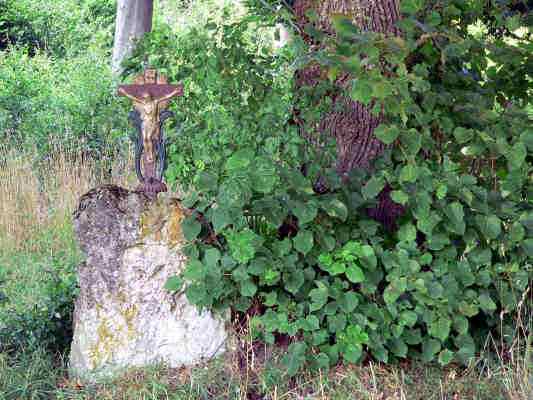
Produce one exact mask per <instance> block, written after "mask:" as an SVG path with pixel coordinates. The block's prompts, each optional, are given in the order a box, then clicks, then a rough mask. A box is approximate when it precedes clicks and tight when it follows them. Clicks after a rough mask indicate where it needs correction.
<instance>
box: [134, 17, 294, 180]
mask: <svg viewBox="0 0 533 400" xmlns="http://www.w3.org/2000/svg"><path fill="white" fill-rule="evenodd" d="M224 15H225V17H224V18H223V20H222V21H220V22H217V21H214V20H206V21H204V22H202V21H199V23H198V24H193V25H191V26H190V27H188V28H187V29H185V30H183V31H180V32H177V33H176V32H173V31H172V30H171V29H170V28H169V27H168V26H165V25H162V26H159V27H156V28H155V29H154V31H153V32H151V33H149V34H147V35H145V37H144V38H143V41H142V42H141V43H140V45H139V46H138V47H137V50H136V53H135V54H134V56H133V57H132V58H131V59H130V60H129V62H127V63H125V65H126V72H125V73H126V74H132V75H134V74H137V73H139V72H140V70H139V66H142V65H143V60H144V59H145V56H148V57H149V62H150V64H151V66H153V67H155V68H158V69H159V70H160V71H161V72H162V73H164V74H166V75H167V76H168V77H169V81H170V82H183V84H184V85H185V93H184V96H183V97H182V98H180V99H178V100H176V101H175V102H173V103H174V105H173V106H172V108H171V109H172V110H173V111H174V113H175V116H176V118H175V120H176V121H178V126H177V127H172V126H171V125H170V123H169V126H170V128H169V129H168V132H167V133H166V138H167V142H168V143H169V145H170V146H169V158H170V160H169V168H168V171H167V177H168V178H169V180H171V181H178V182H180V183H182V184H187V183H188V182H190V181H191V179H192V177H193V176H194V174H195V172H196V171H197V170H209V169H216V168H217V166H218V165H221V164H222V162H223V161H224V160H225V159H226V158H228V157H229V156H230V155H231V154H232V153H233V152H234V151H235V150H237V149H240V148H245V147H247V146H249V145H255V144H256V143H259V142H265V141H266V142H268V143H266V144H265V145H270V146H275V145H276V144H275V143H277V142H280V141H282V140H284V139H283V135H284V133H283V129H284V128H283V127H284V125H286V121H287V120H288V119H289V118H290V117H291V105H292V89H291V88H292V84H291V82H292V78H291V74H290V71H289V68H288V67H287V65H286V64H287V62H286V60H287V57H286V55H283V54H281V53H280V54H279V55H277V56H274V55H273V54H272V51H271V50H272V49H271V47H269V44H268V43H265V42H264V41H263V40H262V39H261V38H257V37H254V36H253V35H252V32H253V31H254V29H258V28H259V27H258V26H257V24H255V23H254V21H252V20H249V19H246V18H244V19H243V18H231V17H230V14H229V11H225V13H224Z"/></svg>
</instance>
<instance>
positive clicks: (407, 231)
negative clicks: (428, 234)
mask: <svg viewBox="0 0 533 400" xmlns="http://www.w3.org/2000/svg"><path fill="white" fill-rule="evenodd" d="M398 240H399V241H402V242H414V241H415V240H416V228H415V226H414V225H413V224H411V223H408V224H404V225H402V226H401V227H400V229H399V230H398Z"/></svg>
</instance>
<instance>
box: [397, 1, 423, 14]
mask: <svg viewBox="0 0 533 400" xmlns="http://www.w3.org/2000/svg"><path fill="white" fill-rule="evenodd" d="M423 5H424V1H423V0H402V1H401V3H400V11H401V12H403V13H406V14H415V13H416V12H417V11H418V10H420V9H421V8H422V6H423Z"/></svg>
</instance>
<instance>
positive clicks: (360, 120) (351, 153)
mask: <svg viewBox="0 0 533 400" xmlns="http://www.w3.org/2000/svg"><path fill="white" fill-rule="evenodd" d="M399 3H400V1H399V0H321V1H315V0H296V1H295V2H294V6H293V7H294V12H295V14H296V17H297V21H298V23H299V25H300V26H302V27H303V25H305V24H306V23H308V22H309V21H307V17H306V13H307V12H308V11H309V10H313V11H315V12H316V14H317V15H318V21H316V22H315V26H316V28H318V29H320V30H321V31H324V32H326V33H329V34H333V33H334V32H333V29H332V27H331V23H330V16H331V15H335V14H337V15H338V14H342V15H345V16H347V17H349V18H351V19H352V20H353V22H354V23H355V24H356V25H357V26H358V27H359V28H361V29H362V30H371V31H374V32H381V33H385V34H390V35H399V34H400V31H399V30H398V28H397V27H396V25H395V24H396V22H397V21H398V20H399V18H400V13H399ZM323 76H324V75H323V74H322V71H321V69H320V68H319V67H317V66H311V67H308V68H306V69H304V70H302V71H299V73H298V83H299V84H301V85H304V84H305V85H309V84H310V85H313V84H314V83H316V82H318V81H319V80H320V79H324V78H323ZM348 78H349V77H347V76H344V77H341V78H340V79H339V80H338V81H337V84H338V85H342V84H343V83H344V82H345V81H346V80H347V79H348ZM332 100H333V105H334V106H333V108H332V109H333V110H334V111H331V112H330V113H329V114H327V115H326V116H325V117H324V119H323V120H322V122H321V124H320V130H321V131H322V132H323V133H324V134H331V135H333V136H334V137H335V138H336V140H337V170H338V171H339V173H341V174H344V173H347V172H349V171H350V170H351V169H353V168H356V167H363V168H366V167H368V165H369V163H370V161H371V160H372V159H373V158H374V157H376V156H377V155H379V154H380V153H381V152H382V151H383V148H384V146H383V144H382V143H381V142H380V141H379V140H377V139H376V138H375V137H374V135H373V132H374V129H375V128H376V127H377V126H378V125H379V124H380V122H381V121H382V117H380V116H374V115H372V113H371V112H370V110H371V108H370V107H367V106H364V105H363V104H361V103H358V102H356V101H353V100H351V99H350V98H347V97H346V96H342V95H337V96H336V97H334V98H333V99H332Z"/></svg>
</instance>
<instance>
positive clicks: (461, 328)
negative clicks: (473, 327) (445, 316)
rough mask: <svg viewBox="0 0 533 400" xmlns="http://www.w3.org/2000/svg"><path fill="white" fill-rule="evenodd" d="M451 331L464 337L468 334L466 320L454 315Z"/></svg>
mask: <svg viewBox="0 0 533 400" xmlns="http://www.w3.org/2000/svg"><path fill="white" fill-rule="evenodd" d="M453 329H455V331H456V332H457V333H458V334H459V335H464V334H465V333H467V332H468V319H467V318H465V317H463V316H462V315H456V316H455V317H454V318H453Z"/></svg>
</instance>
